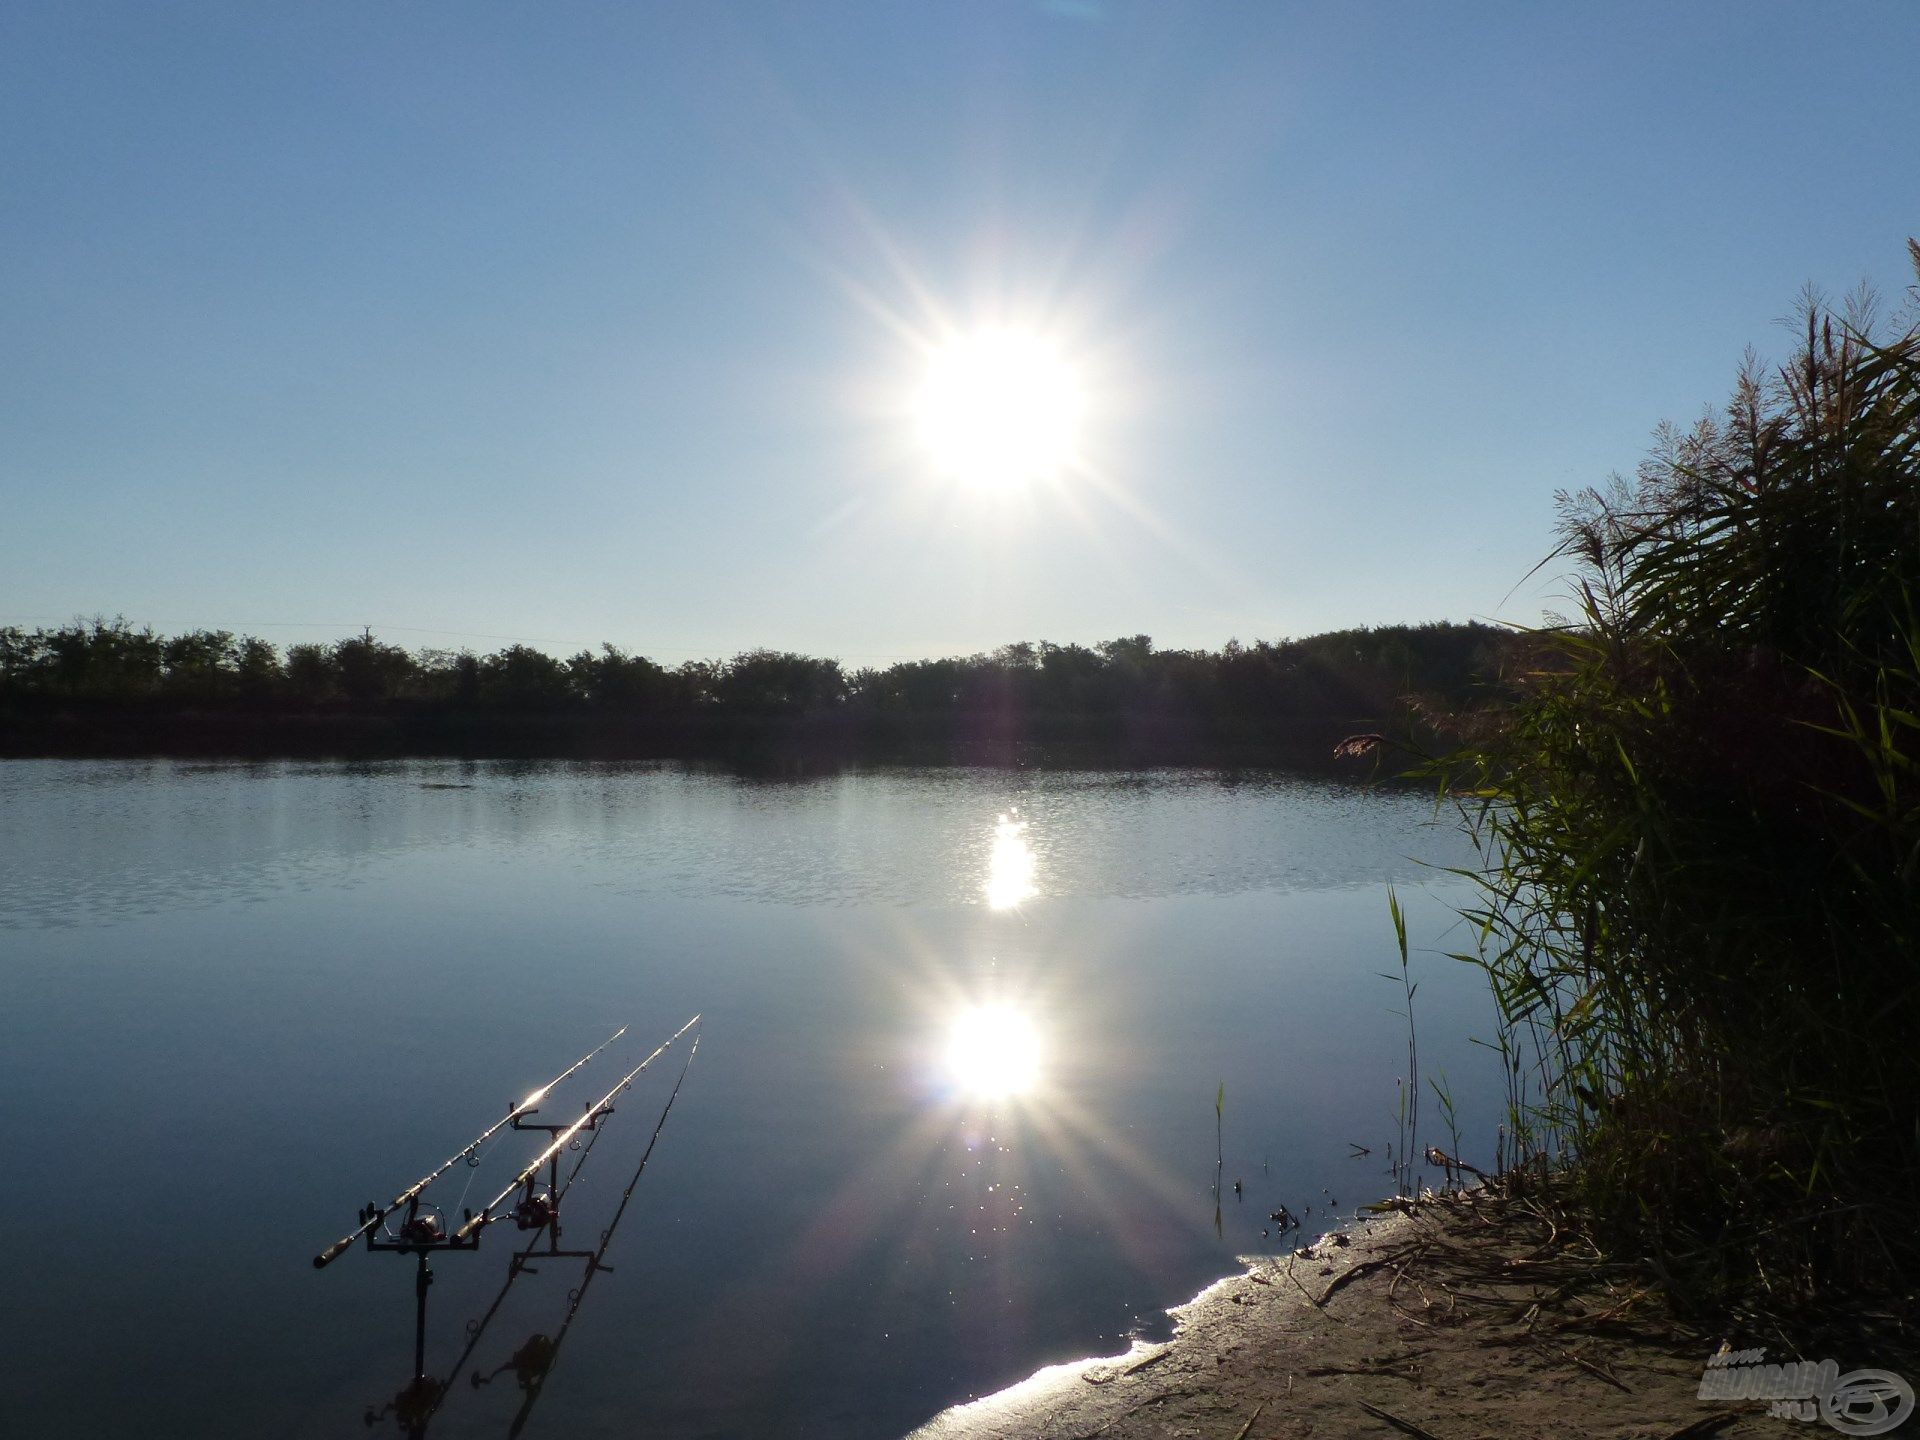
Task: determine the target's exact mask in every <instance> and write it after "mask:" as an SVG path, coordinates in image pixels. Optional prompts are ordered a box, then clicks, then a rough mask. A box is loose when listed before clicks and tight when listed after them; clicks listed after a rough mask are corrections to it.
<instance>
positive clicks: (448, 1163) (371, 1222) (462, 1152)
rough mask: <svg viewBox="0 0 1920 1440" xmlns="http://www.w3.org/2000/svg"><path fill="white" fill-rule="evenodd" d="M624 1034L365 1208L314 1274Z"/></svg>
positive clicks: (622, 1031) (623, 1030)
mask: <svg viewBox="0 0 1920 1440" xmlns="http://www.w3.org/2000/svg"><path fill="white" fill-rule="evenodd" d="M694 1018H695V1019H698V1018H699V1017H698V1016H695V1017H694ZM626 1033H627V1027H626V1026H625V1025H622V1026H621V1027H620V1028H619V1029H618V1030H616V1031H614V1032H613V1034H611V1035H609V1036H608V1037H607V1038H606V1039H605V1040H603V1041H601V1042H600V1044H598V1045H596V1046H594V1048H593V1049H591V1050H589V1051H588V1052H587V1053H586V1054H584V1055H582V1056H581V1057H580V1058H579V1059H578V1060H576V1061H574V1062H573V1064H571V1065H569V1066H568V1067H567V1068H566V1069H564V1070H562V1071H561V1072H560V1073H559V1074H558V1075H556V1076H554V1077H553V1079H551V1080H549V1081H548V1082H547V1083H546V1084H544V1085H542V1086H541V1087H540V1088H539V1089H538V1090H535V1091H534V1092H533V1093H532V1094H531V1095H529V1096H527V1098H526V1099H524V1100H522V1101H521V1102H520V1103H519V1104H518V1105H512V1106H509V1107H508V1108H507V1113H506V1114H505V1115H504V1116H503V1117H501V1118H500V1119H499V1120H496V1121H495V1122H494V1123H493V1124H491V1125H489V1126H488V1127H487V1128H486V1129H485V1130H483V1131H481V1132H480V1134H479V1135H477V1136H476V1137H475V1138H474V1139H472V1140H470V1141H468V1142H467V1144H466V1145H464V1146H462V1147H461V1148H460V1149H459V1150H458V1151H456V1152H455V1153H454V1154H453V1155H452V1156H450V1157H449V1158H448V1159H447V1160H445V1161H444V1162H442V1163H441V1164H440V1165H438V1166H436V1167H435V1168H434V1169H433V1170H432V1171H430V1172H429V1173H428V1174H426V1175H424V1176H422V1177H421V1178H420V1179H418V1180H416V1181H414V1182H413V1184H411V1185H409V1186H408V1187H407V1188H406V1189H404V1190H402V1191H401V1192H400V1193H399V1194H398V1195H396V1196H394V1197H393V1201H392V1203H391V1204H388V1205H369V1206H367V1208H366V1209H365V1210H363V1211H361V1212H360V1225H359V1228H358V1229H356V1230H354V1231H352V1232H351V1233H349V1234H346V1235H343V1236H341V1237H340V1238H339V1239H338V1240H336V1241H334V1242H333V1244H331V1245H329V1246H328V1247H327V1248H326V1249H324V1250H322V1251H321V1252H320V1253H319V1254H318V1255H316V1256H314V1257H313V1268H314V1269H316V1270H324V1269H326V1267H327V1266H329V1265H331V1264H332V1263H333V1262H334V1261H335V1260H337V1259H339V1258H340V1256H341V1255H343V1254H345V1253H346V1251H347V1250H349V1249H350V1248H351V1247H352V1245H353V1243H354V1241H356V1240H358V1239H359V1238H360V1237H361V1236H363V1235H364V1236H367V1237H368V1239H369V1241H371V1238H372V1236H373V1233H374V1231H375V1230H376V1229H377V1228H378V1227H379V1225H380V1224H381V1222H382V1221H384V1220H385V1219H386V1218H387V1216H389V1215H391V1214H392V1213H393V1212H394V1211H396V1210H398V1209H399V1208H400V1207H401V1206H402V1205H408V1206H411V1205H413V1204H414V1203H415V1202H416V1201H418V1200H419V1198H420V1193H421V1192H422V1191H423V1190H425V1189H426V1188H427V1186H429V1185H431V1184H432V1183H433V1182H434V1181H436V1180H438V1179H439V1178H440V1177H441V1176H442V1175H444V1174H446V1173H447V1171H448V1170H450V1169H452V1168H453V1166H454V1164H455V1163H456V1162H457V1161H460V1160H464V1159H465V1158H467V1157H468V1156H469V1155H472V1154H473V1152H474V1151H476V1150H478V1149H479V1148H480V1146H481V1145H483V1144H484V1143H486V1142H487V1141H488V1140H491V1139H492V1138H493V1137H494V1135H496V1134H497V1133H499V1131H500V1129H501V1127H502V1126H504V1125H507V1124H508V1123H510V1122H511V1121H513V1120H516V1119H518V1118H519V1117H520V1116H523V1115H527V1114H529V1113H531V1112H532V1111H533V1110H535V1109H537V1108H538V1107H539V1104H540V1102H541V1101H542V1100H544V1099H546V1097H547V1094H548V1092H550V1091H551V1090H552V1089H553V1087H554V1086H556V1085H558V1084H559V1083H560V1082H561V1081H562V1080H565V1079H566V1078H567V1077H568V1076H570V1075H572V1074H573V1073H574V1072H575V1071H576V1070H578V1069H579V1068H580V1067H581V1066H583V1065H585V1064H586V1063H587V1062H588V1061H589V1060H591V1059H593V1057H594V1056H596V1055H598V1054H599V1053H600V1052H601V1051H602V1050H604V1049H606V1048H607V1046H609V1045H611V1044H613V1042H614V1041H616V1040H618V1039H619V1038H620V1037H621V1036H622V1035H624V1034H626ZM408 1218H409V1220H410V1221H411V1219H412V1218H413V1217H412V1216H411V1214H410V1215H409V1217H408Z"/></svg>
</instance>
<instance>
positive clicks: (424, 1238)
mask: <svg viewBox="0 0 1920 1440" xmlns="http://www.w3.org/2000/svg"><path fill="white" fill-rule="evenodd" d="M375 1212H376V1213H377V1207H375ZM386 1231H387V1239H388V1240H390V1241H392V1242H394V1243H395V1244H397V1245H400V1246H403V1247H404V1246H418V1247H419V1248H421V1249H423V1250H425V1249H431V1248H432V1247H434V1246H436V1245H444V1244H446V1243H447V1227H446V1225H445V1224H444V1223H443V1222H442V1221H441V1218H440V1207H439V1206H438V1205H416V1206H414V1207H413V1208H412V1209H411V1210H410V1211H409V1213H408V1215H407V1218H406V1219H405V1220H403V1221H401V1222H400V1228H399V1230H398V1231H396V1230H394V1228H393V1226H392V1225H391V1224H389V1225H388V1226H387V1227H386Z"/></svg>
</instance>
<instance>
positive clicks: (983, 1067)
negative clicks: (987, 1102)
mask: <svg viewBox="0 0 1920 1440" xmlns="http://www.w3.org/2000/svg"><path fill="white" fill-rule="evenodd" d="M1040 1049H1041V1047H1040V1032H1039V1030H1038V1029H1036V1028H1035V1026H1034V1023H1033V1020H1032V1019H1031V1018H1030V1017H1029V1016H1027V1015H1026V1014H1025V1013H1023V1012H1022V1011H1019V1010H1016V1009H1014V1008H1013V1007H1012V1006H1009V1005H976V1006H973V1007H972V1008H970V1009H967V1010H963V1011H961V1012H960V1013H959V1014H958V1015H957V1016H955V1017H954V1021H953V1025H952V1028H951V1029H949V1031H948V1032H947V1052H946V1062H947V1074H948V1076H949V1077H950V1078H951V1079H952V1080H953V1082H954V1084H956V1085H957V1086H958V1087H959V1088H960V1089H961V1090H962V1091H964V1092H965V1093H967V1094H969V1095H973V1096H977V1097H980V1098H985V1099H995V1098H1001V1097H1006V1096H1013V1095H1022V1094H1025V1093H1026V1092H1027V1091H1029V1090H1031V1089H1033V1087H1034V1084H1035V1082H1036V1081H1038V1080H1039V1078H1040V1060H1041V1054H1040Z"/></svg>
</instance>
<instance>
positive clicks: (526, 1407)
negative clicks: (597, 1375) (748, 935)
mask: <svg viewBox="0 0 1920 1440" xmlns="http://www.w3.org/2000/svg"><path fill="white" fill-rule="evenodd" d="M699 1018H700V1017H699V1016H697V1015H696V1016H695V1017H694V1019H696V1020H697V1019H699ZM689 1023H691V1022H689ZM676 1038H677V1037H676ZM668 1043H669V1044H671V1043H672V1042H671V1041H669V1042H668ZM661 1048H662V1049H665V1048H666V1047H665V1046H662V1047H661ZM699 1053H700V1037H699V1036H698V1035H696V1036H694V1037H693V1046H692V1048H691V1049H689V1050H688V1051H687V1063H686V1064H685V1065H682V1066H681V1067H680V1078H679V1079H677V1080H675V1081H674V1082H673V1093H672V1094H670V1095H668V1096H667V1103H666V1105H665V1106H664V1107H663V1108H662V1109H661V1111H660V1118H659V1119H658V1120H656V1121H654V1124H653V1136H652V1138H651V1139H649V1140H648V1141H647V1148H646V1150H645V1151H644V1152H643V1153H642V1154H641V1156H640V1164H639V1167H638V1168H637V1169H635V1170H634V1172H633V1178H632V1179H631V1180H629V1181H627V1188H626V1190H625V1191H624V1192H623V1193H622V1194H621V1196H620V1205H619V1208H618V1209H616V1210H615V1211H614V1212H613V1219H611V1220H610V1221H608V1222H607V1228H606V1229H604V1230H602V1231H601V1232H600V1248H599V1249H597V1250H594V1251H592V1252H590V1253H589V1254H587V1255H586V1257H585V1259H586V1262H587V1273H586V1274H585V1275H583V1276H581V1278H580V1284H579V1286H578V1287H577V1288H575V1289H574V1290H572V1291H570V1292H569V1293H568V1295H567V1313H566V1317H565V1318H564V1319H563V1320H562V1321H561V1322H560V1328H559V1329H558V1330H557V1331H555V1332H554V1336H553V1340H552V1341H551V1343H549V1344H548V1345H547V1346H546V1353H545V1356H544V1357H543V1358H544V1360H545V1363H544V1364H543V1365H541V1366H540V1369H539V1372H538V1375H537V1377H536V1378H535V1379H534V1381H533V1383H532V1384H530V1385H528V1386H527V1398H526V1399H525V1400H523V1401H521V1402H520V1412H519V1414H517V1415H515V1416H514V1417H513V1423H512V1425H511V1426H509V1427H508V1430H507V1437H508V1440H518V1437H519V1435H520V1432H521V1431H522V1430H524V1429H525V1428H526V1424H527V1421H528V1419H529V1418H530V1417H531V1416H532V1414H533V1407H534V1406H535V1405H536V1404H538V1403H539V1400H540V1397H541V1396H542V1395H543V1394H545V1393H546V1386H547V1377H548V1376H549V1375H550V1374H552V1373H553V1367H554V1364H555V1362H557V1361H558V1360H559V1359H560V1347H561V1345H562V1344H564V1343H565V1342H566V1338H567V1331H568V1330H570V1329H572V1328H573V1317H574V1316H576V1315H578V1314H579V1313H580V1302H581V1301H583V1300H585V1299H586V1298H587V1287H588V1286H589V1285H591V1284H592V1283H593V1277H594V1276H596V1275H598V1274H599V1273H600V1272H601V1271H602V1270H607V1271H611V1270H612V1269H613V1267H612V1266H611V1265H608V1264H607V1263H606V1257H607V1248H608V1247H609V1246H610V1245H612V1244H613V1233H614V1231H616V1230H618V1229H619V1228H620V1222H621V1220H623V1219H624V1218H625V1217H626V1213H627V1205H628V1204H629V1202H631V1201H632V1199H633V1192H634V1190H635V1188H636V1187H637V1186H638V1185H639V1184H640V1177H641V1176H642V1175H644V1174H645V1173H646V1170H647V1161H649V1160H651V1159H652V1158H653V1147H654V1146H655V1145H657V1144H659V1143H660V1132H661V1130H663V1129H665V1128H666V1124H667V1115H668V1113H669V1112H671V1111H672V1109H673V1102H674V1101H675V1100H677V1099H679V1098H680V1087H681V1086H682V1085H684V1084H685V1083H686V1080H687V1071H689V1070H691V1069H692V1068H693V1057H694V1056H696V1055H698V1054H699ZM523 1348H524V1347H523ZM475 1379H476V1381H477V1380H478V1376H476V1377H475Z"/></svg>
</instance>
